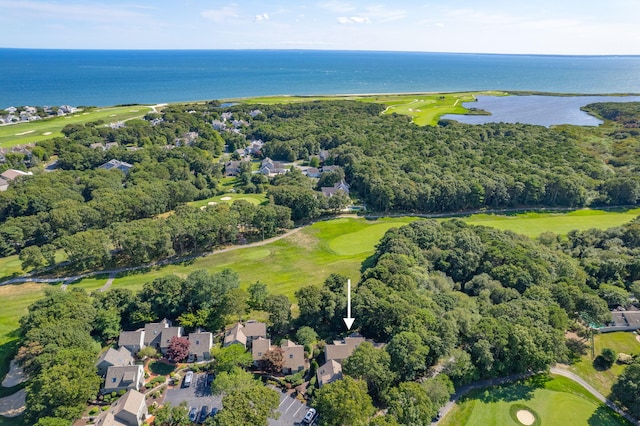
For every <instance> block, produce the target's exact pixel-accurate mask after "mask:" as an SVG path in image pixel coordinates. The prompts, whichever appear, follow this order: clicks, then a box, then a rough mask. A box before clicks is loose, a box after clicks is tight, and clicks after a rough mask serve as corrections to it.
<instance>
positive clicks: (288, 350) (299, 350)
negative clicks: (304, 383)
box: [254, 340, 306, 374]
mask: <svg viewBox="0 0 640 426" xmlns="http://www.w3.org/2000/svg"><path fill="white" fill-rule="evenodd" d="M254 343H255V342H254ZM280 348H282V357H283V358H284V365H283V366H282V372H283V373H284V374H293V373H297V372H298V371H300V370H304V369H305V368H306V359H305V357H304V346H302V345H298V344H295V343H293V342H292V341H291V340H284V341H283V342H281V343H280Z"/></svg>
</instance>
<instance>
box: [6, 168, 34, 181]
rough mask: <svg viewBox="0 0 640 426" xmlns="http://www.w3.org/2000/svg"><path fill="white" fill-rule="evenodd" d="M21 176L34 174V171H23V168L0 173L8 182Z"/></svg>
mask: <svg viewBox="0 0 640 426" xmlns="http://www.w3.org/2000/svg"><path fill="white" fill-rule="evenodd" d="M21 176H33V172H23V171H22V170H15V169H9V170H5V171H4V172H2V173H1V174H0V177H1V178H3V179H4V180H6V181H7V182H11V181H12V180H15V179H16V178H19V177H21Z"/></svg>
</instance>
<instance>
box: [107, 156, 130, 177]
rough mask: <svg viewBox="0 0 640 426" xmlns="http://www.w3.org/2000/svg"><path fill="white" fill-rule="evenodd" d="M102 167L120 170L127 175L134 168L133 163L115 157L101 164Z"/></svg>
mask: <svg viewBox="0 0 640 426" xmlns="http://www.w3.org/2000/svg"><path fill="white" fill-rule="evenodd" d="M100 168H101V169H106V170H120V171H121V172H122V173H124V174H125V175H126V174H127V173H129V170H131V169H132V168H133V164H129V163H125V162H124V161H120V160H115V159H113V160H109V161H107V162H106V163H104V164H103V165H101V166H100Z"/></svg>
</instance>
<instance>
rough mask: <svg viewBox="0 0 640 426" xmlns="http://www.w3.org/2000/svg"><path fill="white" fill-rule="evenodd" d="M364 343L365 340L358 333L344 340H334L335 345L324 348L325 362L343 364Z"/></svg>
mask: <svg viewBox="0 0 640 426" xmlns="http://www.w3.org/2000/svg"><path fill="white" fill-rule="evenodd" d="M364 341H365V338H364V337H362V336H360V335H359V334H357V333H353V334H352V335H351V336H349V337H345V338H344V339H343V340H334V342H333V344H331V345H326V346H325V347H324V354H325V360H327V361H331V360H334V361H338V362H342V361H343V360H345V359H347V358H349V357H350V356H351V354H352V353H353V351H354V350H355V349H356V348H357V347H358V346H360V344H361V343H362V342H364Z"/></svg>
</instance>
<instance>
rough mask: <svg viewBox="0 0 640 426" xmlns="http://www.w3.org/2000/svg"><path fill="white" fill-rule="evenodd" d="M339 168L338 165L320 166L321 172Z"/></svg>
mask: <svg viewBox="0 0 640 426" xmlns="http://www.w3.org/2000/svg"><path fill="white" fill-rule="evenodd" d="M336 170H340V166H324V167H322V173H327V172H333V171H336Z"/></svg>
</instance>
